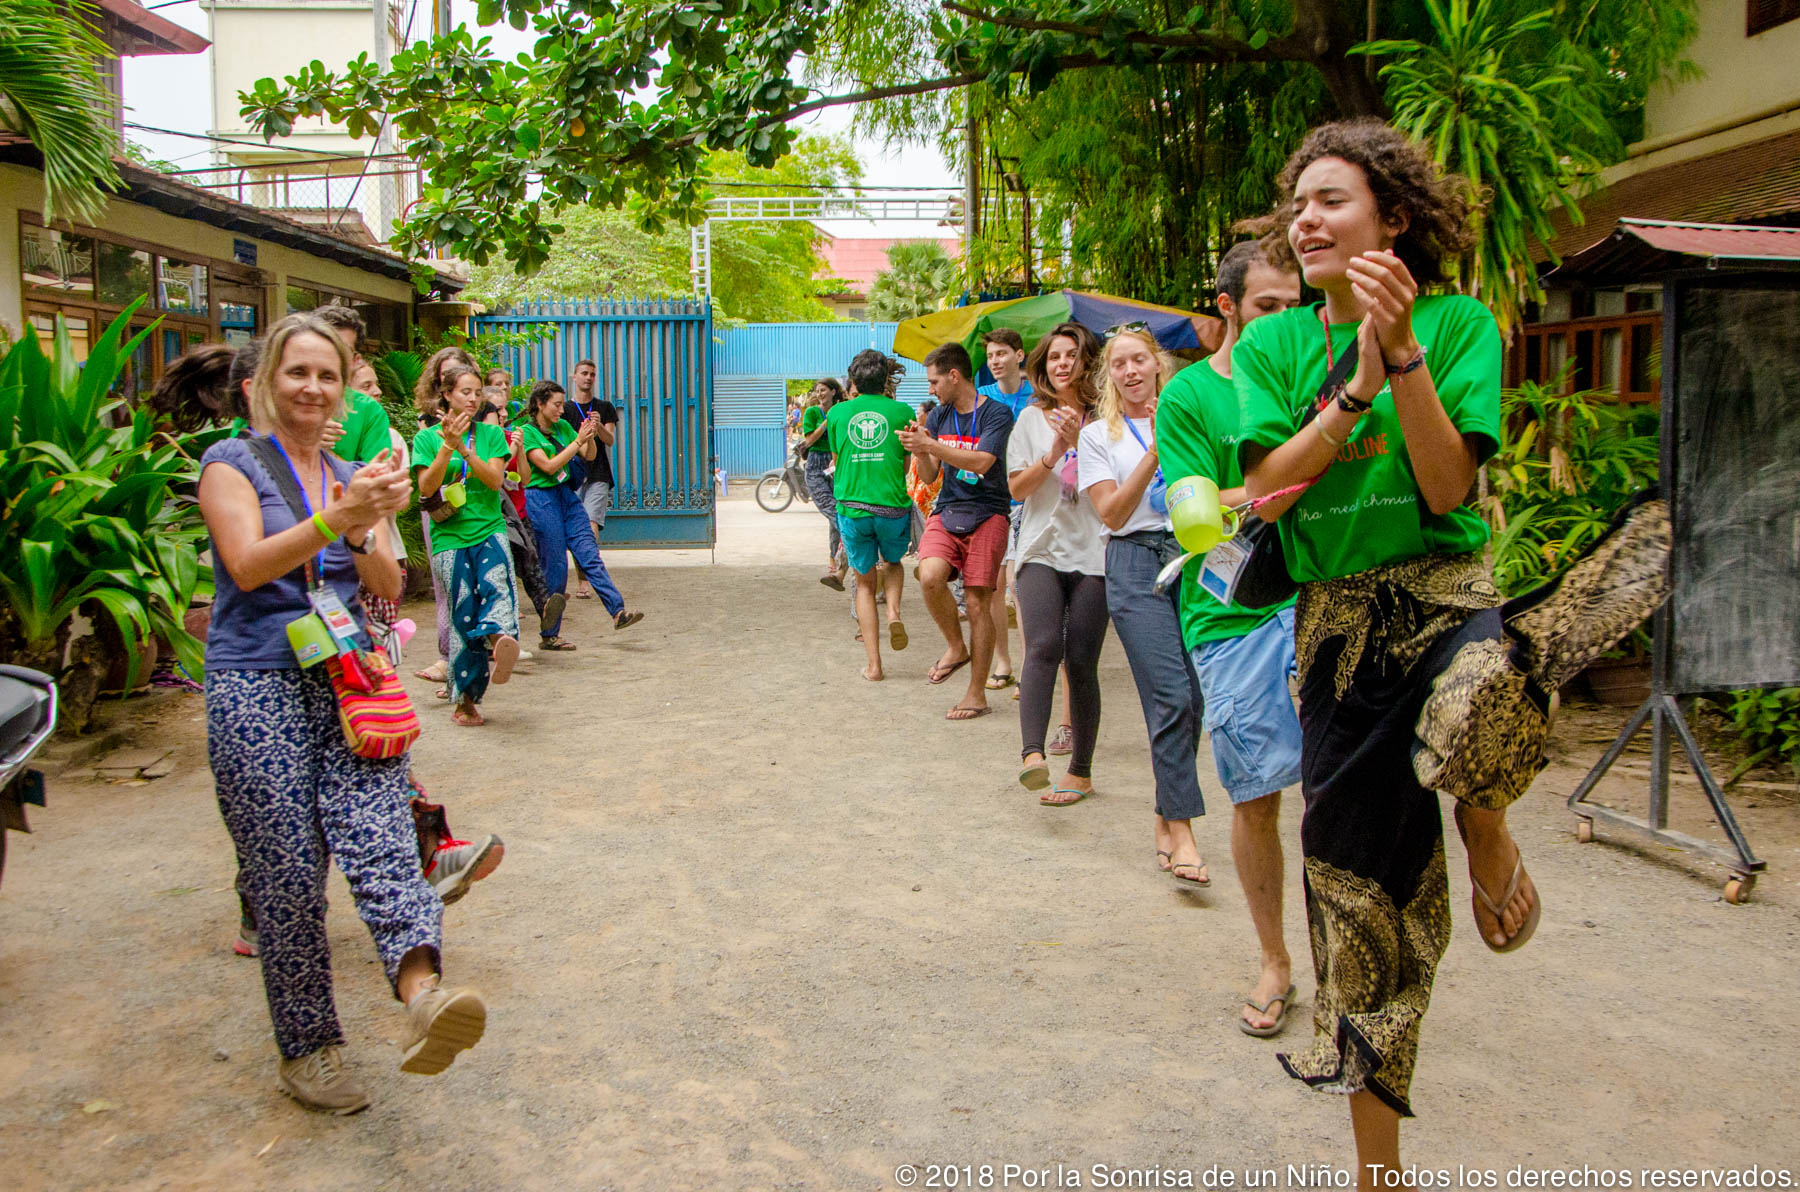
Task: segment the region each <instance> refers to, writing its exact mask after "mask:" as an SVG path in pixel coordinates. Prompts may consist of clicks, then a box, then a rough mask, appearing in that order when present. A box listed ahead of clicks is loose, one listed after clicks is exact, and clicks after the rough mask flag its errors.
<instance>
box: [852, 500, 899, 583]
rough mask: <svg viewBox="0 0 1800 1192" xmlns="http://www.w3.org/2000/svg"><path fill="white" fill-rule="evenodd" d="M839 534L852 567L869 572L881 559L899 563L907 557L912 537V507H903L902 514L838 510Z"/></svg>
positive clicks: (858, 571) (857, 570)
mask: <svg viewBox="0 0 1800 1192" xmlns="http://www.w3.org/2000/svg"><path fill="white" fill-rule="evenodd" d="M837 521H838V533H839V534H841V535H842V536H843V539H844V556H845V558H846V559H847V560H848V561H849V563H850V570H852V571H854V572H856V574H858V575H867V574H869V573H870V572H871V571H873V570H875V564H877V563H879V562H883V561H885V562H889V563H898V562H899V561H900V560H901V559H904V558H905V557H906V548H907V546H908V545H910V543H911V539H912V516H911V510H907V509H902V510H900V513H899V516H898V517H882V516H880V515H879V514H872V513H858V514H856V515H854V516H852V515H851V513H850V512H849V511H848V510H846V509H843V508H841V507H840V508H839V509H838V515H837Z"/></svg>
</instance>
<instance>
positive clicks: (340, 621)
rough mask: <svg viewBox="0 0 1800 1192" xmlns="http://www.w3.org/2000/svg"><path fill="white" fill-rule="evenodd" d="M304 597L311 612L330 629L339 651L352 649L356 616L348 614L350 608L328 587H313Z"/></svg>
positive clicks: (353, 646)
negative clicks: (310, 604)
mask: <svg viewBox="0 0 1800 1192" xmlns="http://www.w3.org/2000/svg"><path fill="white" fill-rule="evenodd" d="M306 598H307V600H309V601H310V602H311V603H312V606H313V612H315V613H317V614H318V616H319V619H320V620H322V621H324V622H325V628H326V629H327V630H328V631H330V633H331V636H332V637H334V638H336V639H337V641H338V645H339V648H340V652H341V651H342V650H349V649H354V648H355V643H356V618H355V617H353V616H351V615H350V610H349V609H347V608H345V607H344V602H343V601H342V600H339V599H338V594H337V593H336V592H334V591H332V590H331V589H330V588H314V589H313V590H312V591H311V592H309V593H307V597H306Z"/></svg>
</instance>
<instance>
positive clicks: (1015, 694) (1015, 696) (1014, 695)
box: [1013, 687, 1019, 699]
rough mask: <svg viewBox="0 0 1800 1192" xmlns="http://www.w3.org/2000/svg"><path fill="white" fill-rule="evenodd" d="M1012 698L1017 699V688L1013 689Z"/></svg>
mask: <svg viewBox="0 0 1800 1192" xmlns="http://www.w3.org/2000/svg"><path fill="white" fill-rule="evenodd" d="M1013 698H1014V699H1018V698H1019V689H1018V688H1017V687H1015V688H1013Z"/></svg>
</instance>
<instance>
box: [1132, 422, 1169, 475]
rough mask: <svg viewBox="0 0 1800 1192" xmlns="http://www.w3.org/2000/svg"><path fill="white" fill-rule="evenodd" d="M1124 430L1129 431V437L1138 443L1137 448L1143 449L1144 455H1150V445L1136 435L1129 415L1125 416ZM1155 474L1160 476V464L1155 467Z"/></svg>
mask: <svg viewBox="0 0 1800 1192" xmlns="http://www.w3.org/2000/svg"><path fill="white" fill-rule="evenodd" d="M1125 429H1126V430H1128V431H1130V432H1131V437H1132V438H1134V439H1136V440H1137V441H1138V446H1139V447H1142V448H1143V449H1144V454H1145V455H1149V454H1150V444H1148V443H1146V442H1144V436H1143V435H1140V434H1138V428H1137V427H1136V426H1135V425H1133V424H1132V421H1131V416H1130V415H1126V416H1125ZM1156 474H1157V475H1158V476H1161V475H1162V465H1161V464H1158V465H1156Z"/></svg>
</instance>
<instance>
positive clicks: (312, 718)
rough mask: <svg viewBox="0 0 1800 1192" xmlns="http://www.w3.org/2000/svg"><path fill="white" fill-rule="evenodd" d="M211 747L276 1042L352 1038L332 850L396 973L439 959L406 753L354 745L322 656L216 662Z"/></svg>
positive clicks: (316, 1043) (298, 1045)
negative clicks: (265, 664)
mask: <svg viewBox="0 0 1800 1192" xmlns="http://www.w3.org/2000/svg"><path fill="white" fill-rule="evenodd" d="M206 748H207V753H208V755H209V757H210V758H211V760H212V771H213V782H214V787H215V789H216V791H217V793H218V797H219V812H220V814H222V815H223V816H224V817H225V827H226V828H227V830H229V831H230V833H231V841H232V843H233V844H234V845H235V846H236V847H237V854H238V865H239V874H238V888H239V890H240V891H241V893H242V894H243V896H244V898H245V899H246V901H248V902H249V904H250V909H251V911H252V913H253V914H254V915H255V916H256V926H257V931H258V933H259V938H258V943H259V946H260V950H261V953H262V973H263V990H264V992H265V993H266V994H267V995H268V998H269V1017H270V1018H271V1019H273V1020H274V1024H275V1042H276V1044H277V1045H278V1046H279V1047H280V1048H281V1054H282V1055H283V1056H284V1057H285V1058H287V1059H298V1058H300V1057H301V1056H306V1055H311V1054H312V1053H313V1052H315V1051H317V1050H318V1049H319V1048H321V1047H325V1046H329V1045H332V1044H342V1043H343V1041H344V1035H343V1031H342V1030H341V1029H340V1028H339V1026H338V1018H337V1007H336V1005H335V1004H334V1003H333V1001H332V996H331V946H330V944H329V942H328V941H327V939H326V936H325V874H326V871H327V869H328V867H329V865H330V862H331V861H332V859H334V858H335V859H336V860H337V863H338V868H339V869H341V870H343V871H344V876H345V877H346V878H348V879H349V881H350V893H351V895H352V897H353V898H354V899H355V902H356V913H357V914H358V915H360V916H361V917H362V921H363V922H364V923H365V924H367V925H368V928H369V934H370V935H372V936H374V937H375V948H376V950H377V951H378V952H380V953H381V962H382V965H383V966H384V967H385V968H386V969H387V975H388V981H389V982H390V983H392V982H393V981H394V979H395V977H396V976H397V975H398V973H399V971H400V961H401V959H402V958H403V957H405V955H406V954H407V953H408V952H410V951H412V950H413V949H414V948H419V947H424V948H429V949H431V960H432V965H433V967H434V968H435V967H436V966H437V964H438V944H439V942H440V940H441V938H442V932H441V921H442V919H443V913H444V904H443V903H441V902H439V901H438V897H437V895H436V894H435V893H433V892H432V889H431V887H430V886H429V885H427V884H426V883H425V878H424V876H423V875H422V874H421V873H420V872H419V843H418V836H417V834H416V833H415V832H414V830H413V821H412V813H411V811H409V810H408V808H407V796H408V795H409V794H410V793H411V792H410V791H409V790H408V789H407V785H406V767H407V759H406V758H405V757H404V756H402V757H396V758H389V759H386V760H382V761H375V760H370V759H368V758H361V757H357V756H356V755H355V754H354V753H351V752H350V749H349V747H348V746H346V745H345V744H344V730H343V729H342V728H340V727H339V725H338V714H337V700H336V698H335V697H334V696H333V695H332V693H331V681H330V680H329V679H328V678H327V677H326V675H325V668H324V667H323V666H318V667H314V668H312V669H311V670H304V671H302V670H269V671H259V670H209V671H207V672H206Z"/></svg>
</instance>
